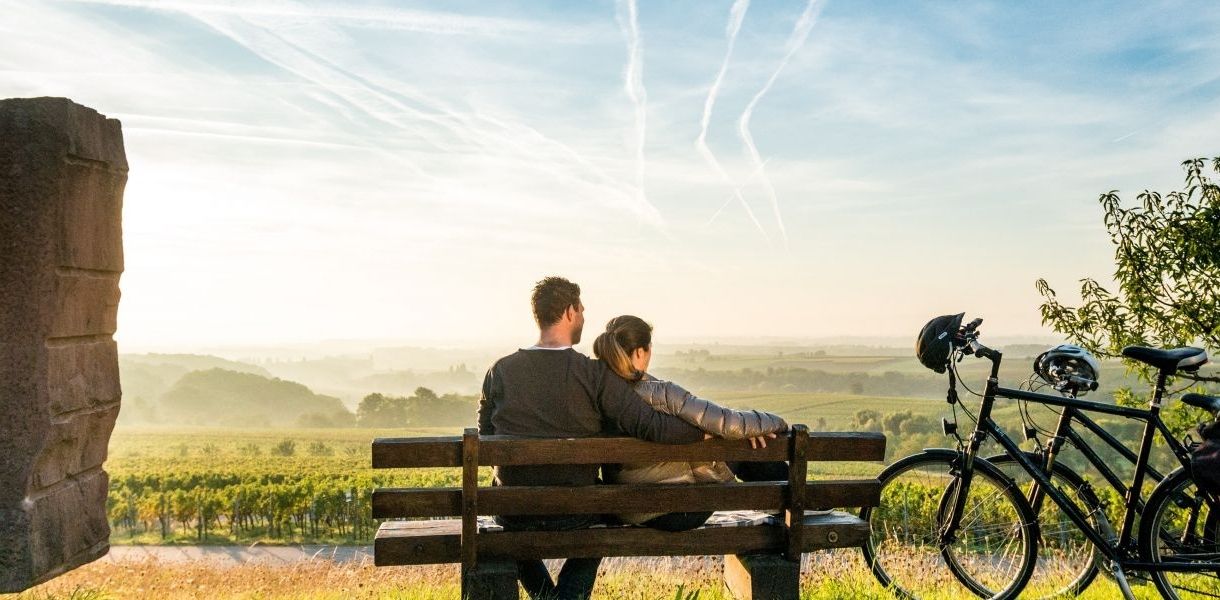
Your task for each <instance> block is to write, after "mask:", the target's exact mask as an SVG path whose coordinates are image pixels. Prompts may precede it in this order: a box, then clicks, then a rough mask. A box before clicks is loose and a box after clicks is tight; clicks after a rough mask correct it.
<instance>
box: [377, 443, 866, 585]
mask: <svg viewBox="0 0 1220 600" xmlns="http://www.w3.org/2000/svg"><path fill="white" fill-rule="evenodd" d="M372 451H373V467H374V468H422V467H458V466H460V467H462V486H461V487H460V488H459V487H446V488H383V489H378V490H375V491H374V492H373V516H374V517H375V518H378V519H401V518H414V519H417V520H407V521H403V520H393V521H386V522H384V523H382V524H381V526H380V528H379V529H378V531H377V536H376V539H375V542H374V562H375V564H376V565H378V566H389V565H417V564H435V563H458V562H460V563H461V564H462V582H461V585H462V596H463V598H471V599H479V600H482V599H490V598H494V599H496V600H501V599H505V598H513V599H515V598H518V589H517V571H516V567H515V563H514V562H513V561H514V560H515V559H533V558H539V559H545V558H569V557H597V556H603V557H605V556H687V555H717V554H723V555H725V572H724V578H725V583H726V585H727V586H728V587H729V589H730V590H731V591H732V593H733V594H735V595H736V596H737V597H738V598H743V599H748V598H797V597H798V591H799V589H798V588H799V586H798V580H799V571H800V557H801V553H804V552H810V551H814V550H823V549H829V548H846V547H858V546H861V545H862V544H863V543H864V542H865V540H866V539H867V538H868V535H869V530H868V524H867V523H865V522H864V521H861V520H860V519H858V518H857V517H855V516H854V515H852V514H850V513H848V512H841V511H833V512H825V513H815V514H808V515H807V514H806V510H818V511H824V510H829V509H838V508H857V507H863V506H876V505H877V504H878V502H879V500H880V491H881V490H880V485H879V484H878V482H877V480H876V479H852V480H823V481H813V482H807V481H806V473H807V470H808V462H809V461H811V460H812V461H879V460H882V459H883V458H884V455H885V437H884V436H883V435H881V434H877V433H823V432H816V433H810V432H809V431H808V429H807V428H806V427H805V426H803V425H795V426H793V427H792V431H791V433H790V434H789V435H788V436H786V437H781V438H779V439H775V440H770V441H769V442H768V444H767V447H766V448H765V449H751V448H750V445H749V444H748V443H747V442H745V441H741V440H737V441H730V440H721V439H713V440H707V441H703V442H698V443H694V444H687V445H680V446H674V445H662V444H653V443H649V442H644V441H641V440H637V439H633V438H581V439H536V438H518V437H511V436H479V434H478V432H477V430H475V429H467V430H466V432H465V434H464V435H463V436H461V437H457V436H453V437H427V438H382V439H377V440H374V441H373V449H372ZM712 460H720V461H754V462H757V461H788V481H775V482H772V481H768V482H749V483H713V484H691V485H658V484H643V485H641V484H635V485H595V486H583V487H546V486H520V487H480V486H479V485H478V467H479V466H509V465H548V464H553V465H559V464H603V463H638V462H660V461H712ZM711 510H758V511H767V512H772V513H774V512H778V511H783V514H784V523H783V524H782V525H747V526H742V527H716V528H710V527H701V528H699V529H695V530H691V531H685V532H677V533H672V532H665V531H658V530H654V529H649V528H646V527H631V526H622V527H606V528H600V527H599V528H593V529H581V530H577V531H529V532H519V531H480V530H479V527H478V521H477V516H478V515H540V514H547V515H558V514H613V513H629V512H637V513H653V512H679V511H711ZM429 517H460V519H445V520H436V519H431V520H418V519H421V518H429Z"/></svg>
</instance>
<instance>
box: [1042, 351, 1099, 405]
mask: <svg viewBox="0 0 1220 600" xmlns="http://www.w3.org/2000/svg"><path fill="white" fill-rule="evenodd" d="M1034 373H1036V374H1037V375H1038V377H1041V378H1042V380H1043V381H1045V382H1047V383H1049V384H1051V385H1052V386H1054V388H1055V389H1056V390H1059V391H1060V392H1066V393H1070V394H1072V395H1073V396H1083V395H1085V394H1087V393H1089V392H1090V391H1092V390H1095V389H1097V383H1098V378H1099V377H1100V376H1101V364H1100V363H1098V362H1097V359H1096V358H1094V357H1093V355H1092V354H1090V353H1089V351H1088V350H1085V349H1084V348H1081V347H1080V346H1076V345H1073V344H1060V345H1058V346H1055V347H1054V348H1051V349H1050V350H1047V351H1046V352H1043V353H1042V354H1039V355H1038V357H1037V358H1035V359H1034Z"/></svg>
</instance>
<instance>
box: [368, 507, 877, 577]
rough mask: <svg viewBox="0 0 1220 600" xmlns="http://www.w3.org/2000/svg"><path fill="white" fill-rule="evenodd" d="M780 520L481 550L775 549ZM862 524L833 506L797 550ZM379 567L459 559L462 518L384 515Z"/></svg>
mask: <svg viewBox="0 0 1220 600" xmlns="http://www.w3.org/2000/svg"><path fill="white" fill-rule="evenodd" d="M786 532H787V530H786V528H785V527H784V526H783V525H752V526H747V527H700V528H698V529H693V530H691V531H682V532H676V533H671V532H667V531H659V530H656V529H650V528H648V527H595V528H592V529H578V530H574V531H491V532H485V533H479V554H480V555H481V556H486V557H488V558H511V559H526V558H570V557H584V556H694V555H707V554H757V553H779V552H783V551H784V550H785V549H786V548H787V545H786V544H787V539H788V537H787V533H786ZM868 533H869V530H868V523H866V522H864V521H861V520H860V518H859V517H856V516H855V515H852V514H849V513H846V512H841V511H833V512H829V513H818V514H809V515H806V516H805V519H804V535H803V536H801V539H802V544H801V551H802V552H813V551H815V550H827V549H830V548H849V547H858V546H860V545H862V544H863V543H864V542H865V541H866V540H867V539H868ZM373 548H374V552H373V554H374V563H375V564H376V565H377V566H389V565H416V564H434V563H455V562H461V560H462V556H461V549H462V520H461V519H443V520H430V521H387V522H385V523H382V524H381V527H380V528H379V529H378V530H377V537H376V539H375V541H374V543H373Z"/></svg>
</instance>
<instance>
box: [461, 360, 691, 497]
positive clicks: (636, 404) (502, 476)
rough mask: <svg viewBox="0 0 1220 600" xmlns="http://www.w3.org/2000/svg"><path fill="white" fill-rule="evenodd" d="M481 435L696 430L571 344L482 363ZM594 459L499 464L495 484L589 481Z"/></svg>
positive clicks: (668, 437)
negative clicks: (485, 366)
mask: <svg viewBox="0 0 1220 600" xmlns="http://www.w3.org/2000/svg"><path fill="white" fill-rule="evenodd" d="M479 432H480V433H482V434H484V435H489V434H499V435H521V436H530V437H552V438H567V437H591V436H595V435H598V434H600V433H603V432H622V433H626V434H627V435H633V436H636V437H639V438H642V439H646V440H650V441H656V442H665V443H687V442H693V441H696V440H698V439H700V438H702V432H700V431H699V430H698V429H695V428H694V427H691V426H690V425H688V424H686V423H685V422H683V421H681V420H679V419H676V418H674V417H671V416H669V415H665V414H661V413H658V412H656V411H654V410H653V409H652V407H650V406H649V405H648V404H647V403H646V402H644V400H643V399H642V398H640V397H639V396H638V395H637V394H636V393H635V391H634V390H633V389H632V387H631V386H630V385H629V384H628V383H627V382H626V381H624V380H623V379H622V378H620V377H618V376H617V375H614V374H613V373H612V372H610V371H609V370H608V369H606V367H605V366H604V365H603V364H602V363H601V362H600V361H595V360H593V359H590V358H589V357H587V356H585V355H583V354H580V353H579V352H576V351H575V350H573V349H571V348H565V349H562V350H549V349H528V350H519V351H517V352H515V353H513V354H510V355H508V356H506V357H504V358H502V359H500V360H499V361H496V364H495V365H493V366H492V367H491V369H490V370H488V371H487V377H486V378H485V379H484V380H483V398H482V400H481V402H480V404H479ZM597 470H598V467H597V465H567V466H559V467H557V466H549V467H530V466H524V467H504V468H501V469H498V470H497V473H496V478H497V481H498V482H499V483H500V484H501V485H592V484H593V483H595V482H596V481H597Z"/></svg>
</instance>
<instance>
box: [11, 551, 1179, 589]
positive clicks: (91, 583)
mask: <svg viewBox="0 0 1220 600" xmlns="http://www.w3.org/2000/svg"><path fill="white" fill-rule="evenodd" d="M457 573H458V572H457V566H456V565H436V566H426V567H396V568H375V567H373V566H372V565H369V564H355V563H333V562H330V561H310V562H301V563H296V564H292V565H280V566H272V565H264V564H246V565H241V566H236V567H223V566H218V565H215V564H211V563H207V562H195V563H188V564H173V563H159V562H157V561H155V560H149V561H139V562H111V561H108V560H102V561H98V562H96V563H94V564H91V565H87V566H85V567H83V568H81V569H78V570H76V571H73V572H71V573H68V574H67V575H64V576H62V577H60V578H58V579H56V580H54V581H52V582H49V583H47V584H43V585H41V586H38V587H36V588H34V589H32V590H29V591H27V592H25V593H23V594H18V595H13V596H4V595H0V598H9V599H11V600H112V599H113V600H117V599H121V598H137V597H145V598H189V599H199V600H203V599H213V598H215V599H226V600H227V599H243V600H253V599H258V600H346V599H349V598H352V599H356V598H364V599H372V598H378V599H386V600H448V599H452V598H457V597H458V587H457ZM801 579H802V581H801V590H802V594H801V597H802V599H803V600H842V599H845V598H852V599H861V600H890V599H891V598H892V596H891V595H889V594H888V593H887V592H886V591H885V590H884V589H882V588H881V587H880V586H879V585H877V583H876V582H875V581H874V580H873V579H872V577H871V576H870V575H869V574H868V571H867V569H865V567H864V565H863V563H862V561H861V560H860V557H859V553H858V552H856V551H839V552H824V553H818V554H814V555H809V557H808V558H807V559H806V564H805V565H804V567H803V568H802V577H801ZM721 581H722V580H721V575H720V561H719V560H718V559H712V558H677V559H657V558H654V559H638V560H614V559H607V560H606V561H605V562H603V564H602V569H601V571H600V572H599V574H598V582H597V586H596V587H595V588H594V593H593V598H594V599H596V600H621V599H625V600H669V599H671V598H672V599H675V600H693V598H692V594H694V593H697V594H698V595H697V597H694V598H697V599H698V600H729V599H730V598H731V596H730V595H729V594H727V593H726V592H725V591H724V589H723V585H722V583H721ZM1117 593H1118V590H1117V589H1116V588H1115V587H1114V585H1113V584H1111V583H1110V582H1109V581H1105V580H1099V581H1097V582H1095V583H1094V584H1093V586H1092V587H1090V588H1089V590H1087V591H1086V593H1084V594H1083V595H1081V596H1079V598H1081V599H1082V600H1107V599H1109V598H1114V597H1117ZM1136 594H1137V596H1138V597H1139V599H1140V600H1152V599H1154V598H1159V596H1158V595H1157V594H1156V592H1155V590H1153V589H1152V588H1151V587H1138V588H1136ZM522 597H524V595H523V596H522ZM972 598H975V596H972V595H968V594H953V593H947V594H942V595H939V596H933V597H931V598H929V600H968V599H972Z"/></svg>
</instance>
